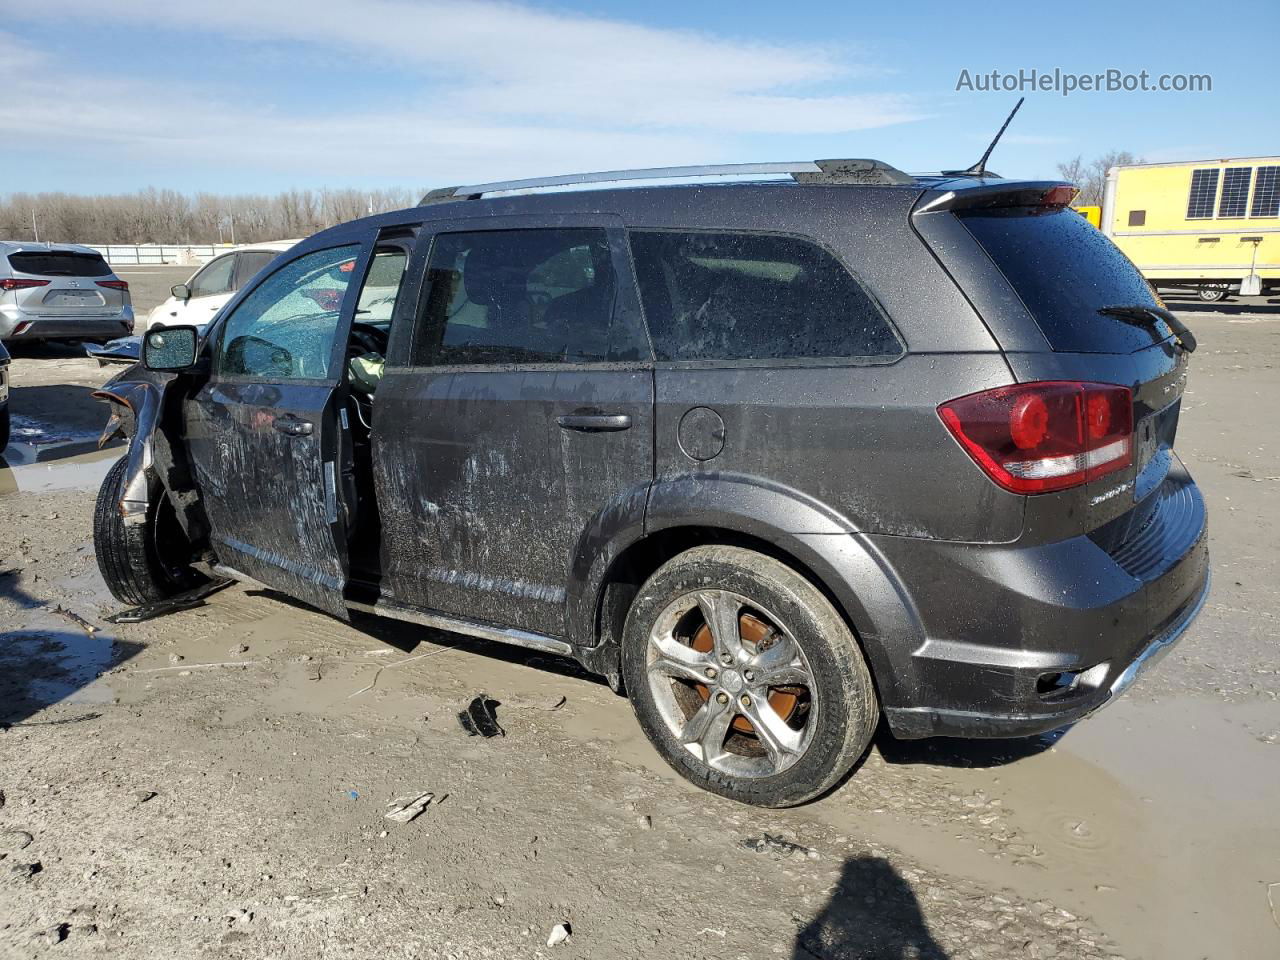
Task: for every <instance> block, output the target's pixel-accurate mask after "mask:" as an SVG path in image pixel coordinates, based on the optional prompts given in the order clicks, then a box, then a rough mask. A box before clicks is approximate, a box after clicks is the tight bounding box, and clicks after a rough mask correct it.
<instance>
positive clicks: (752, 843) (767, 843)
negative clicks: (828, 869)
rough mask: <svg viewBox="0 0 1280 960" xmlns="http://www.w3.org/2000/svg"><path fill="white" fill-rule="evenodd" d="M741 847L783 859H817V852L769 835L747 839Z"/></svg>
mask: <svg viewBox="0 0 1280 960" xmlns="http://www.w3.org/2000/svg"><path fill="white" fill-rule="evenodd" d="M742 845H743V846H744V847H746V848H747V849H748V850H754V851H755V852H756V853H776V854H780V855H781V856H784V857H793V856H794V857H806V858H808V859H809V860H817V859H818V851H817V850H814V849H813V848H811V847H806V846H803V845H802V844H799V843H792V842H791V841H790V840H786V839H784V838H783V837H777V836H774V835H773V834H769V833H766V834H763V835H762V836H759V837H748V838H747V839H746V840H743V841H742Z"/></svg>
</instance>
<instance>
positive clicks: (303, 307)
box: [214, 246, 360, 382]
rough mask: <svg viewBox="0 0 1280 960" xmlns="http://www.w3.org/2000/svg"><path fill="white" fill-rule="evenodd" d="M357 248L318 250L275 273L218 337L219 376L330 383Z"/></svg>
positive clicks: (216, 363) (242, 304) (216, 367)
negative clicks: (341, 310)
mask: <svg viewBox="0 0 1280 960" xmlns="http://www.w3.org/2000/svg"><path fill="white" fill-rule="evenodd" d="M359 252H360V248H359V247H357V246H348V247H335V248H333V249H331V250H319V251H317V252H315V253H311V254H308V255H307V256H305V257H299V258H298V259H297V260H294V261H292V262H290V263H286V264H285V265H284V266H282V267H280V268H279V269H278V270H276V272H275V273H273V274H271V275H270V276H268V277H267V278H266V279H265V280H263V281H262V282H260V283H259V284H258V286H257V287H256V288H254V290H253V291H252V292H251V293H250V294H249V295H248V296H247V297H245V298H244V300H242V301H240V304H239V305H238V306H237V307H236V308H235V310H233V311H232V312H231V314H230V316H228V317H227V319H226V322H224V323H223V325H222V328H221V330H220V331H219V333H218V349H217V352H216V354H215V355H214V373H215V374H223V375H227V376H237V377H253V378H256V379H262V380H270V381H273V382H275V381H280V380H327V379H329V367H330V359H331V357H332V355H333V344H334V339H335V337H336V334H337V329H338V311H339V310H340V309H341V308H342V298H343V296H344V295H345V293H346V290H347V286H348V285H349V284H350V283H351V273H352V270H353V268H354V267H355V263H356V255H357V254H358V253H359Z"/></svg>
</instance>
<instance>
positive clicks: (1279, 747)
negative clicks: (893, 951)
mask: <svg viewBox="0 0 1280 960" xmlns="http://www.w3.org/2000/svg"><path fill="white" fill-rule="evenodd" d="M1268 738H1280V706H1277V704H1275V703H1271V702H1266V703H1252V704H1228V703H1221V702H1216V701H1210V700H1199V699H1193V698H1177V699H1170V700H1167V701H1160V702H1142V701H1137V700H1133V701H1130V700H1123V699H1122V700H1120V701H1118V702H1117V703H1115V704H1112V705H1111V706H1110V707H1108V708H1107V709H1106V710H1104V711H1102V712H1101V713H1099V714H1098V715H1097V716H1095V717H1093V718H1091V719H1090V720H1088V721H1086V722H1084V723H1081V724H1079V725H1078V726H1077V727H1075V728H1074V729H1072V730H1071V731H1070V732H1068V733H1067V735H1066V736H1064V737H1062V738H1061V739H1060V740H1058V741H1057V742H1056V743H1055V744H1054V745H1052V746H1051V747H1049V748H1048V749H1046V750H1045V751H1043V752H1040V753H1038V754H1034V753H1033V754H1031V755H1024V756H1021V758H1020V759H1016V760H1014V761H1013V762H1010V763H1007V764H1004V765H994V766H984V767H981V768H965V767H959V768H948V769H945V770H941V771H939V770H938V768H936V767H929V768H927V769H929V770H930V771H931V772H933V773H935V774H939V775H940V777H941V779H942V780H943V781H944V782H945V783H946V785H947V786H948V787H949V788H950V791H951V792H953V793H958V794H967V793H972V792H974V791H982V792H983V793H985V794H987V795H988V796H990V797H992V798H996V799H998V800H999V802H1000V803H1001V804H1002V806H1003V809H1004V810H1006V811H1008V817H1009V823H1010V825H1011V826H1012V827H1013V828H1014V830H1015V831H1016V833H1017V834H1018V840H1019V843H1018V845H1017V848H1019V849H1022V850H1024V851H1026V850H1030V851H1032V853H1031V854H1030V855H1027V856H1022V857H1018V856H1012V855H1010V854H1009V853H1008V851H1007V850H1006V851H1005V852H1004V853H1001V855H1000V856H999V857H997V856H996V854H997V853H998V852H999V851H1000V846H999V845H998V844H994V843H987V842H985V841H984V839H983V838H982V837H981V836H980V835H973V834H970V835H968V836H966V835H965V832H964V831H967V829H968V828H965V827H961V828H960V829H959V830H957V829H955V825H954V824H952V825H950V826H944V827H923V826H922V825H921V824H919V823H911V822H906V821H905V820H900V819H893V818H885V819H876V820H875V822H874V823H873V824H870V825H868V829H870V830H872V831H874V832H875V833H877V834H879V835H881V836H882V838H883V839H884V840H885V841H886V842H889V843H891V844H893V845H894V846H897V847H898V848H899V849H901V850H903V851H904V852H906V853H908V854H909V855H912V856H915V857H918V858H919V859H921V860H923V861H925V862H927V863H930V864H931V865H933V866H935V867H936V868H938V869H941V870H945V871H947V872H950V873H953V874H957V875H962V876H969V877H972V878H974V879H977V880H979V881H982V882H985V883H988V884H990V885H998V886H1003V887H1006V888H1008V889H1011V890H1015V891H1017V892H1018V893H1019V894H1020V895H1022V896H1025V897H1028V898H1029V899H1037V898H1044V899H1047V900H1050V901H1053V902H1055V903H1057V904H1059V905H1062V906H1064V907H1067V908H1068V909H1070V910H1073V911H1078V912H1079V913H1081V914H1084V915H1087V916H1089V917H1091V918H1092V919H1093V920H1094V921H1095V922H1096V924H1097V926H1098V927H1099V928H1101V929H1102V930H1103V931H1105V932H1106V933H1107V935H1108V936H1110V937H1111V938H1112V939H1113V940H1114V941H1115V942H1116V944H1117V945H1118V947H1119V948H1120V950H1121V952H1123V953H1126V954H1132V955H1137V956H1141V957H1152V958H1155V957H1159V958H1161V960H1179V958H1187V960H1199V958H1205V957H1263V956H1280V929H1278V928H1277V926H1276V921H1274V920H1273V917H1272V913H1271V907H1270V904H1269V902H1268V899H1267V892H1268V885H1269V884H1271V883H1275V882H1277V881H1280V742H1273V741H1272V740H1269V739H1268ZM963 749H964V748H963V747H958V748H957V750H958V752H961V751H963ZM867 772H868V773H870V772H871V771H867ZM841 812H842V811H841V809H839V808H838V806H837V807H836V808H834V809H832V810H831V811H829V812H828V813H829V815H835V816H839V814H840V813H841ZM957 834H959V836H958V835H957Z"/></svg>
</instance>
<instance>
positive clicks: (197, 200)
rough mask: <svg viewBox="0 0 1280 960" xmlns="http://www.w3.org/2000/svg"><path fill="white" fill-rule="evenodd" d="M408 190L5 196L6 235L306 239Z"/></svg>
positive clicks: (381, 208) (399, 199)
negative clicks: (266, 194)
mask: <svg viewBox="0 0 1280 960" xmlns="http://www.w3.org/2000/svg"><path fill="white" fill-rule="evenodd" d="M419 196H421V194H420V193H413V192H411V191H409V190H406V189H389V190H355V189H349V188H348V189H324V190H320V191H318V192H316V191H312V190H285V191H283V192H281V193H278V194H276V195H274V196H265V195H261V194H234V195H231V196H220V195H217V194H211V193H197V194H194V195H186V194H181V193H178V192H177V191H174V190H158V189H155V188H154V187H150V188H147V189H146V190H139V191H138V192H137V193H131V194H105V195H98V196H80V195H76V194H68V193H38V194H29V193H11V194H8V195H5V196H0V239H5V240H33V239H35V232H36V230H35V229H33V217H34V220H35V226H36V228H38V232H39V235H40V239H41V240H52V241H59V242H63V243H176V244H180V243H230V242H232V241H233V240H234V242H236V243H255V242H259V241H264V240H281V239H292V238H294V237H305V236H308V235H310V234H312V233H315V232H316V231H317V230H322V229H324V228H325V227H331V226H333V225H335V224H338V223H345V222H346V221H348V220H354V219H357V218H359V217H363V216H367V215H368V214H370V213H382V212H385V211H387V210H400V209H403V208H405V207H410V206H412V205H413V204H414V203H415V202H417V198H418V197H419Z"/></svg>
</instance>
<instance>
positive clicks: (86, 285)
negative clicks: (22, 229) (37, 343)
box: [0, 240, 133, 341]
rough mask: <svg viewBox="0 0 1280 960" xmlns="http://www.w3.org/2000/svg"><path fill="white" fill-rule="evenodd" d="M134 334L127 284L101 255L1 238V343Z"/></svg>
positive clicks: (83, 249) (61, 245) (88, 250)
mask: <svg viewBox="0 0 1280 960" xmlns="http://www.w3.org/2000/svg"><path fill="white" fill-rule="evenodd" d="M132 332H133V304H132V303H131V302H130V300H129V284H127V283H126V282H125V281H123V280H121V279H120V278H119V277H117V276H116V275H115V273H114V272H112V270H111V267H110V266H108V264H107V261H106V260H104V259H102V254H100V253H98V252H97V251H96V250H93V249H91V248H90V247H81V246H77V245H75V244H70V243H25V242H8V241H3V240H0V340H8V341H15V340H110V339H112V338H114V337H120V336H126V335H128V334H130V333H132Z"/></svg>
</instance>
